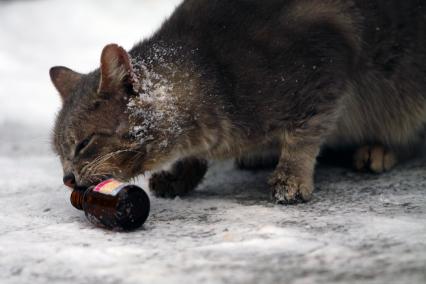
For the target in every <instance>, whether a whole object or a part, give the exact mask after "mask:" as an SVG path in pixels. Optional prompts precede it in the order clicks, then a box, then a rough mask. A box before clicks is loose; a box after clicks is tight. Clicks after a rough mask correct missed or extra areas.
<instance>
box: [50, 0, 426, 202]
mask: <svg viewBox="0 0 426 284" xmlns="http://www.w3.org/2000/svg"><path fill="white" fill-rule="evenodd" d="M50 75H51V79H52V81H53V83H54V85H55V86H56V88H57V90H58V91H59V93H60V95H61V97H62V99H63V107H62V110H61V111H60V113H59V115H58V118H57V121H56V126H55V131H54V133H55V134H54V146H55V150H56V152H57V153H58V154H59V157H60V159H61V162H62V164H63V168H64V175H65V176H64V183H65V184H66V185H68V186H71V187H74V186H83V185H90V184H93V183H96V182H99V181H101V180H103V179H105V178H107V177H109V176H114V177H116V178H118V179H122V180H127V179H130V178H132V177H135V176H137V175H139V174H142V173H144V172H146V171H154V172H155V174H154V175H153V176H152V178H151V181H150V187H151V190H152V191H153V192H154V193H155V194H156V195H158V196H164V197H172V196H175V195H182V194H185V193H187V192H189V191H191V190H192V189H194V188H195V187H196V186H197V184H198V183H199V182H200V181H201V180H202V178H203V176H204V174H205V172H206V170H207V162H206V160H208V159H222V158H236V159H238V160H239V163H240V165H242V166H249V167H250V166H255V164H256V163H255V164H254V165H253V163H252V161H253V160H254V161H257V160H259V159H260V160H262V159H264V158H263V156H265V155H268V156H271V155H272V156H274V155H277V156H276V157H278V158H277V160H278V161H277V163H278V164H277V166H276V169H275V171H274V172H273V174H272V175H271V177H270V180H269V183H270V185H271V192H272V196H273V198H274V200H275V201H276V202H278V203H283V204H291V203H297V202H303V201H308V200H309V199H310V198H311V196H312V191H313V189H314V184H313V174H314V166H315V163H316V158H317V156H318V154H319V152H320V150H321V149H322V148H325V147H327V148H331V149H334V150H336V149H337V150H339V149H354V150H353V164H354V166H355V168H356V169H357V170H369V171H373V172H376V173H380V172H383V171H386V170H389V169H391V168H392V167H393V166H394V165H395V164H396V163H397V161H399V160H402V159H405V158H407V157H409V156H410V155H412V154H413V153H415V151H416V147H417V146H419V145H420V143H421V141H422V134H423V132H424V131H423V130H424V126H425V121H426V12H425V3H424V1H421V0H406V1H399V0H389V1H381V0H353V1H351V0H326V1H323V0H321V1H320V0H267V1H255V0H226V1H225V0H186V1H184V2H183V3H182V4H181V5H180V6H179V7H178V8H177V9H176V10H175V12H174V13H173V14H172V16H171V17H170V18H169V19H168V20H167V21H166V22H165V23H164V24H163V25H162V27H161V28H160V29H159V30H158V31H157V33H155V34H154V35H153V36H152V37H151V38H149V39H147V40H144V41H143V42H141V43H139V44H137V45H136V46H134V47H133V48H132V49H131V50H130V51H129V52H127V51H125V50H124V49H123V48H121V47H120V46H118V45H115V44H110V45H107V46H106V47H105V48H104V49H103V51H102V55H101V63H100V68H99V69H96V70H95V71H93V72H91V73H89V74H79V73H76V72H74V71H72V70H70V69H67V68H65V67H54V68H52V69H51V71H50ZM256 157H258V158H256ZM165 165H169V169H168V170H161V169H164V167H165Z"/></svg>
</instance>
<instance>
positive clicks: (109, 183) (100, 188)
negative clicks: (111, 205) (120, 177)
mask: <svg viewBox="0 0 426 284" xmlns="http://www.w3.org/2000/svg"><path fill="white" fill-rule="evenodd" d="M124 186H126V184H124V183H121V182H119V181H117V180H115V179H108V180H105V181H103V182H101V183H100V184H98V185H97V186H96V187H95V188H94V189H93V191H96V192H99V193H102V194H107V195H112V196H116V195H117V193H118V192H119V191H120V190H121V189H122V188H123V187H124Z"/></svg>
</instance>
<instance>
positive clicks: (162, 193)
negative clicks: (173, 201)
mask: <svg viewBox="0 0 426 284" xmlns="http://www.w3.org/2000/svg"><path fill="white" fill-rule="evenodd" d="M149 189H150V191H151V192H152V193H153V194H154V195H155V196H156V197H163V198H174V197H176V196H179V195H184V194H186V193H188V190H187V189H186V188H185V187H184V186H183V184H182V182H180V181H179V179H178V177H176V176H175V175H173V174H172V173H170V172H166V171H162V172H159V173H155V174H153V175H152V176H151V178H150V179H149Z"/></svg>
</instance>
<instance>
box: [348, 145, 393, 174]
mask: <svg viewBox="0 0 426 284" xmlns="http://www.w3.org/2000/svg"><path fill="white" fill-rule="evenodd" d="M397 161H398V160H397V155H396V153H394V152H393V151H392V150H389V149H386V148H385V147H384V146H381V145H367V146H363V147H360V148H358V149H357V150H356V151H355V153H354V156H353V166H354V168H355V169H356V170H358V171H370V172H373V173H382V172H386V171H389V170H391V169H392V168H393V167H394V166H395V165H396V164H397Z"/></svg>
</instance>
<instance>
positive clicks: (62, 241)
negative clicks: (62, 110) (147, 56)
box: [0, 0, 426, 284]
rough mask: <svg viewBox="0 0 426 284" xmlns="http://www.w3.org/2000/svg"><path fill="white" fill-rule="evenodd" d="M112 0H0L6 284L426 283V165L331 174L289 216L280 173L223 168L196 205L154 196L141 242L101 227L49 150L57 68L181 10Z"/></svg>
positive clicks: (192, 200)
mask: <svg viewBox="0 0 426 284" xmlns="http://www.w3.org/2000/svg"><path fill="white" fill-rule="evenodd" d="M99 3H100V1H87V0H76V1H65V0H55V1H52V0H51V1H22V2H15V1H12V2H8V1H6V2H0V39H1V42H0V108H1V109H0V110H1V111H0V133H1V134H0V169H1V171H0V184H1V188H2V190H1V191H0V208H1V209H0V275H1V278H0V279H1V280H0V283H2V284H3V283H5V284H9V283H100V282H102V283H295V284H301V283H410V284H411V283H413V284H416V283H426V194H425V190H426V189H425V187H426V158H425V157H419V158H417V159H416V160H414V161H412V162H410V163H407V164H405V165H401V166H399V167H398V168H397V169H396V170H394V171H393V172H391V173H386V174H384V175H381V176H378V175H369V174H357V173H353V172H352V171H350V170H347V169H342V168H333V167H327V166H321V167H320V168H319V170H318V172H317V176H316V181H317V183H316V184H317V189H316V192H315V198H314V200H313V201H312V202H311V203H309V204H303V205H298V206H290V207H283V206H277V205H274V204H272V203H270V202H268V201H267V200H268V190H267V187H266V185H265V184H266V179H267V176H268V172H266V171H265V172H257V173H249V172H242V171H238V170H235V169H234V168H233V165H232V163H231V162H223V163H217V164H214V165H213V166H212V169H211V171H210V172H209V174H208V176H207V178H206V180H205V181H204V183H203V184H202V185H201V187H200V188H199V190H197V191H196V192H195V193H194V194H192V195H191V196H189V197H186V198H177V199H175V200H163V199H157V198H155V197H151V202H152V210H151V215H150V217H149V219H148V221H147V223H146V225H145V226H144V228H143V229H141V230H139V231H136V232H132V233H115V232H109V231H105V230H101V229H98V228H94V227H93V226H92V225H91V224H89V223H88V222H87V221H86V219H85V218H84V215H83V214H82V212H80V211H77V210H75V209H74V208H73V207H72V206H71V205H70V203H69V200H68V199H69V194H70V193H69V192H68V191H67V190H65V188H64V186H63V185H62V184H61V168H60V164H59V161H58V159H57V158H56V157H55V156H54V155H53V154H52V152H51V150H50V146H49V135H50V129H51V125H52V120H53V118H54V114H55V111H56V110H57V109H58V107H59V99H58V98H57V96H56V94H55V91H54V89H53V88H52V87H51V85H50V83H49V79H48V76H47V70H48V68H49V67H50V66H52V65H55V64H63V65H67V66H70V67H73V68H75V69H77V70H78V71H82V72H86V71H89V70H91V69H92V68H94V67H95V66H96V65H97V64H98V62H99V54H100V51H101V49H102V47H103V45H104V44H106V43H110V42H118V43H120V44H121V45H123V46H124V47H126V48H130V47H131V46H132V44H133V43H134V41H136V40H137V39H138V38H141V37H143V36H147V35H148V34H150V33H151V32H152V31H153V30H154V29H155V27H157V26H158V25H159V24H160V22H161V20H162V19H163V18H164V17H165V16H166V15H167V14H168V13H170V11H171V10H172V8H173V6H174V5H175V4H176V3H177V1H166V0H150V1H147V0H140V1H136V0H134V1H131V0H128V1H113V0H107V1H105V0H104V1H102V5H99ZM139 184H140V185H142V186H145V187H146V183H145V181H144V180H142V179H141V180H139Z"/></svg>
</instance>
